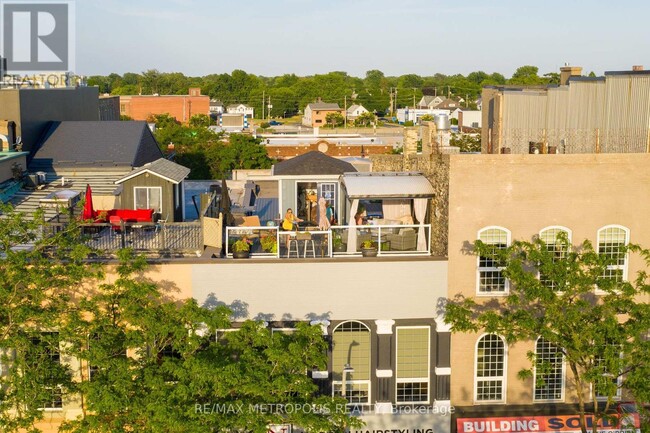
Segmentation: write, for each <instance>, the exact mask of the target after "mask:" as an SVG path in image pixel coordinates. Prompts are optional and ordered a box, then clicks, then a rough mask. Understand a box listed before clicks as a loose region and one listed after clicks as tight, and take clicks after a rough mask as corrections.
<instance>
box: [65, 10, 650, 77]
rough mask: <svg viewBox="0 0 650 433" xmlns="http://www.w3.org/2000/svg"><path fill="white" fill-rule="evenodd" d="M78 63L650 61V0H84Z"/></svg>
mask: <svg viewBox="0 0 650 433" xmlns="http://www.w3.org/2000/svg"><path fill="white" fill-rule="evenodd" d="M75 4H76V23H77V24H76V70H75V71H74V72H75V73H77V74H79V75H97V74H101V75H107V74H109V73H111V72H116V73H119V74H123V73H124V72H142V71H145V70H148V69H158V70H159V71H161V72H182V73H184V74H185V75H188V76H202V75H208V74H220V73H231V72H232V71H233V70H235V69H241V70H244V71H246V72H248V73H251V74H255V75H262V76H278V75H282V74H288V73H293V74H296V75H299V76H307V75H314V74H322V73H327V72H331V71H344V72H347V73H348V74H349V75H351V76H356V77H364V76H365V73H366V71H368V70H372V69H378V70H380V71H382V72H383V73H384V74H385V75H387V76H399V75H404V74H418V75H421V76H430V75H434V74H436V73H442V74H456V73H460V74H463V75H467V74H468V73H470V72H473V71H484V72H487V73H493V72H498V73H501V74H503V75H504V76H506V77H510V76H511V75H512V74H513V72H514V71H515V70H516V69H517V68H518V67H519V66H522V65H534V66H538V67H539V73H540V75H541V74H544V73H547V72H559V68H560V67H561V66H564V65H565V64H569V65H573V66H582V67H583V68H584V73H585V74H587V73H589V72H591V71H594V72H595V73H596V74H597V75H602V74H603V73H604V72H605V71H612V70H630V69H631V68H632V65H644V64H645V67H646V68H650V58H649V56H650V30H648V25H647V17H648V16H650V2H648V1H645V0H636V1H631V0H620V1H617V2H614V1H611V0H610V1H601V0H585V1H579V0H564V1H556V0H544V1H530V0H517V1H515V0H463V1H455V2H454V1H450V0H446V1H440V0H401V1H387V0H329V1H323V0H321V1H315V0H266V1H265V0H76V3H75Z"/></svg>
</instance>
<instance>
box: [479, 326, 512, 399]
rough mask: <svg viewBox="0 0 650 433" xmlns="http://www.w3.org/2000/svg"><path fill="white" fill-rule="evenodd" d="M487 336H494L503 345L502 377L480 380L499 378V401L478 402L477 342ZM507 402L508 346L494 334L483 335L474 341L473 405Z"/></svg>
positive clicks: (496, 378) (496, 377)
mask: <svg viewBox="0 0 650 433" xmlns="http://www.w3.org/2000/svg"><path fill="white" fill-rule="evenodd" d="M488 335H496V336H497V337H498V338H499V339H500V340H501V343H502V344H503V376H490V378H491V379H486V378H482V379H480V380H498V378H501V392H502V396H501V397H502V398H501V400H479V399H478V382H479V378H478V374H477V373H478V344H479V342H480V341H481V340H482V339H483V338H485V337H486V336H488ZM507 400H508V345H507V344H506V340H505V338H503V337H502V336H501V335H499V334H495V333H488V332H486V333H483V334H481V336H479V338H477V339H476V343H474V404H477V405H481V404H507Z"/></svg>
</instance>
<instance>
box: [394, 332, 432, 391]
mask: <svg viewBox="0 0 650 433" xmlns="http://www.w3.org/2000/svg"><path fill="white" fill-rule="evenodd" d="M400 329H426V330H428V331H429V332H427V377H426V382H427V398H426V400H425V401H398V400H397V384H398V383H415V382H423V381H422V380H420V379H422V378H420V377H415V378H412V377H409V378H402V379H400V378H398V377H397V373H398V368H399V364H398V360H399V358H398V356H397V354H398V350H399V336H398V332H399V330H400ZM430 401H431V326H428V325H419V326H418V325H416V326H396V327H395V404H429V402H430Z"/></svg>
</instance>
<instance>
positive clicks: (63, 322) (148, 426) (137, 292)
mask: <svg viewBox="0 0 650 433" xmlns="http://www.w3.org/2000/svg"><path fill="white" fill-rule="evenodd" d="M2 212H3V216H4V217H5V218H4V219H3V224H2V225H0V249H1V251H0V253H1V258H0V271H1V272H0V366H1V367H2V374H0V426H2V428H1V430H2V432H3V433H17V432H19V431H21V432H22V431H29V432H32V433H37V432H39V431H40V430H39V429H38V428H37V427H36V425H37V423H38V421H39V420H41V419H43V417H44V414H45V412H44V411H43V408H62V407H64V405H76V404H78V405H79V406H81V409H82V412H83V416H82V417H79V418H76V419H68V420H66V421H65V422H64V423H63V425H62V427H61V429H60V431H66V432H72V433H90V432H93V433H101V432H105V433H118V432H120V433H121V432H124V431H137V432H144V433H147V432H149V433H158V432H169V433H172V432H189V433H192V432H203V431H225V430H233V431H234V430H236V431H251V432H259V433H266V432H267V431H268V427H269V425H277V424H287V423H292V424H297V425H300V426H301V427H303V428H304V429H305V430H306V431H310V432H321V431H343V430H344V429H345V428H346V427H349V426H351V427H360V426H361V423H360V421H359V420H357V419H355V418H351V417H350V416H349V415H348V414H347V413H346V410H345V404H346V401H345V400H344V399H342V398H332V397H331V396H320V395H319V393H318V386H317V385H316V384H315V383H314V382H313V380H312V379H311V378H310V377H309V375H308V372H309V371H312V370H314V369H315V370H323V369H325V368H326V365H327V342H326V341H325V339H324V338H323V335H322V329H321V328H320V327H319V326H311V325H309V324H306V323H303V324H298V325H297V326H296V327H295V330H294V332H291V333H278V332H275V333H274V332H272V331H271V330H269V329H268V328H267V327H266V326H265V325H264V324H263V323H261V322H253V321H247V322H243V323H241V324H240V325H241V326H240V327H239V328H237V329H234V328H233V325H232V324H231V323H230V315H231V313H230V311H229V310H228V309H227V308H225V307H214V308H210V307H207V306H200V305H198V304H197V302H196V301H195V300H194V299H175V298H173V297H172V293H171V292H170V290H169V289H168V288H167V289H164V290H163V289H162V288H161V287H159V286H158V285H157V283H155V282H154V281H151V280H149V279H148V278H147V277H146V274H145V271H146V268H147V263H146V261H145V259H144V257H139V256H135V255H134V253H133V251H131V250H129V249H124V250H121V251H119V253H118V258H119V263H117V264H116V265H114V267H113V268H111V269H104V267H103V266H100V265H97V264H95V263H94V262H92V261H88V260H87V258H88V257H89V256H88V254H89V253H90V250H89V249H88V248H87V247H86V246H84V245H83V243H81V242H79V240H80V239H82V238H81V237H80V232H79V229H78V227H76V225H75V224H74V223H73V224H71V225H70V226H69V227H68V228H66V229H64V230H58V231H53V232H51V233H50V232H43V231H42V229H43V228H44V227H45V228H46V227H47V225H44V224H43V223H44V221H43V218H42V214H37V215H36V218H35V219H34V220H31V219H27V218H25V217H24V216H23V215H22V214H20V213H17V212H15V211H14V210H13V209H11V208H10V207H3V209H2ZM43 233H45V235H44V236H42V235H41V234H43ZM21 245H29V247H28V248H17V247H18V246H21ZM104 271H106V274H109V272H110V277H106V275H105V273H104ZM226 331H229V332H226ZM76 360H78V361H79V362H76ZM286 408H291V410H288V409H286Z"/></svg>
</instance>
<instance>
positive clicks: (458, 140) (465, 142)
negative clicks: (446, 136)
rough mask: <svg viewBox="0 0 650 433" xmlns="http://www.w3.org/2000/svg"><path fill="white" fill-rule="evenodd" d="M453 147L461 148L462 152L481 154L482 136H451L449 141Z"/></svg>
mask: <svg viewBox="0 0 650 433" xmlns="http://www.w3.org/2000/svg"><path fill="white" fill-rule="evenodd" d="M449 144H450V145H451V146H458V147H460V151H461V152H480V151H481V135H480V134H451V139H450V140H449Z"/></svg>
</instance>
